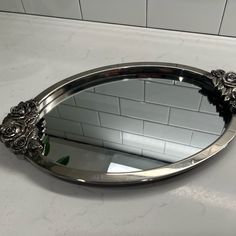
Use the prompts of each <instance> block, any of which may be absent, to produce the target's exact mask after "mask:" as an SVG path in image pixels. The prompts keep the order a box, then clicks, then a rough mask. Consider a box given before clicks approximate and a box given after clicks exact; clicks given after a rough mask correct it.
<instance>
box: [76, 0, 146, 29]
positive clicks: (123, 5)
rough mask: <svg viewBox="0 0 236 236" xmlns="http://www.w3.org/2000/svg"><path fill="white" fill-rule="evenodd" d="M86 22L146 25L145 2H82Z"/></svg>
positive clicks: (101, 0)
mask: <svg viewBox="0 0 236 236" xmlns="http://www.w3.org/2000/svg"><path fill="white" fill-rule="evenodd" d="M80 2H81V8H82V12H83V18H84V19H85V20H92V21H102V22H110V23H120V24H128V25H139V26H145V25H146V1H145V0H119V1H117V0H80Z"/></svg>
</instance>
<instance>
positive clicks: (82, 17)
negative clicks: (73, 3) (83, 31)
mask: <svg viewBox="0 0 236 236" xmlns="http://www.w3.org/2000/svg"><path fill="white" fill-rule="evenodd" d="M78 5H79V9H80V14H81V19H82V20H84V15H83V12H82V6H81V1H80V0H78Z"/></svg>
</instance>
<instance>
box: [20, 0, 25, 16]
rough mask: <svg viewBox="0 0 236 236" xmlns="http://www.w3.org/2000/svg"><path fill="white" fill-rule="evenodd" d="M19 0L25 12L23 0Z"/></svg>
mask: <svg viewBox="0 0 236 236" xmlns="http://www.w3.org/2000/svg"><path fill="white" fill-rule="evenodd" d="M20 1H21V4H22V7H23V9H24V12H25V13H26V10H25V6H24V3H23V0H20Z"/></svg>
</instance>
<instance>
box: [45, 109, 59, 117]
mask: <svg viewBox="0 0 236 236" xmlns="http://www.w3.org/2000/svg"><path fill="white" fill-rule="evenodd" d="M46 116H51V117H59V114H58V110H57V107H54V108H53V109H52V110H51V111H50V112H49V113H47V115H46Z"/></svg>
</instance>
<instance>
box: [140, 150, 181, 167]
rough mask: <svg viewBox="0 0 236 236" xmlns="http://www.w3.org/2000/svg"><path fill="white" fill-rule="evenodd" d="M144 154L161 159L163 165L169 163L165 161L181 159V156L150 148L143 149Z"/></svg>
mask: <svg viewBox="0 0 236 236" xmlns="http://www.w3.org/2000/svg"><path fill="white" fill-rule="evenodd" d="M143 156H145V157H151V158H155V159H157V160H159V161H162V162H163V163H162V164H163V165H166V164H167V163H165V162H170V163H172V162H176V161H179V157H176V156H172V155H169V154H166V153H160V152H154V151H150V150H143ZM168 164H169V163H168Z"/></svg>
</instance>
